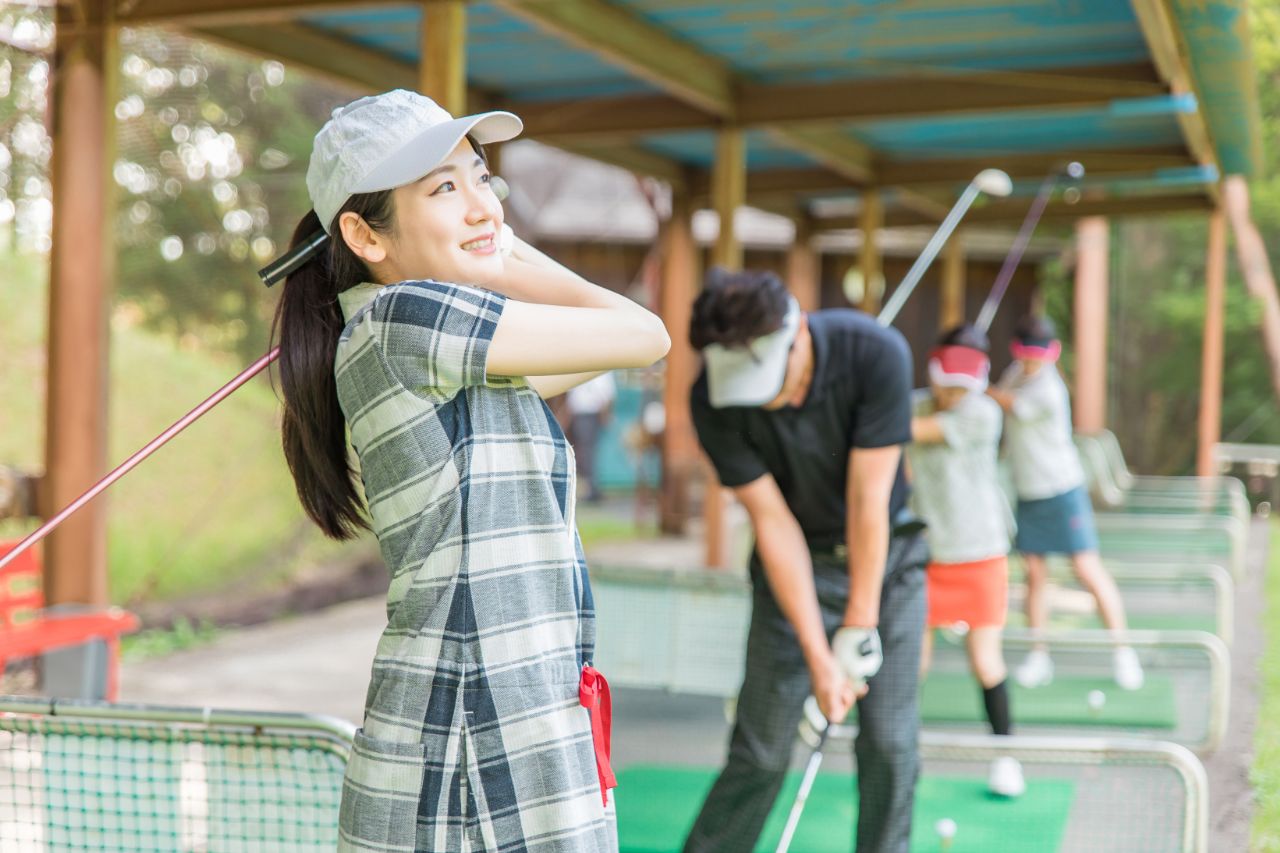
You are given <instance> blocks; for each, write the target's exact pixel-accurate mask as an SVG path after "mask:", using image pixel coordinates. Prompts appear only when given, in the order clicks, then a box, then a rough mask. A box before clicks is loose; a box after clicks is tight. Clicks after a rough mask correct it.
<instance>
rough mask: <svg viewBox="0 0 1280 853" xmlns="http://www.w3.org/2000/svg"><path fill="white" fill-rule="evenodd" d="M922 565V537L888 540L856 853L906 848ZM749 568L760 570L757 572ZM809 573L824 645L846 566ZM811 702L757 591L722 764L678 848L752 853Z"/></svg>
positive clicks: (787, 643)
mask: <svg viewBox="0 0 1280 853" xmlns="http://www.w3.org/2000/svg"><path fill="white" fill-rule="evenodd" d="M753 559H754V558H753ZM927 560H928V550H927V548H926V547H925V545H924V538H923V536H922V535H921V534H915V535H912V536H908V537H904V538H895V539H893V540H891V542H890V546H889V557H888V560H887V561H886V572H885V581H884V589H883V591H882V593H881V597H880V639H881V642H882V643H883V645H884V666H883V667H882V668H881V670H880V672H879V673H878V674H877V675H876V676H875V677H874V678H872V679H871V681H870V682H869V686H870V688H871V689H870V692H869V693H868V694H867V696H866V698H864V699H862V700H861V701H860V702H859V703H858V736H857V739H856V740H855V742H854V755H855V756H856V758H857V770H858V797H859V807H858V827H857V836H856V837H857V848H856V849H857V851H858V853H906V851H907V848H908V844H909V841H910V835H911V810H912V805H913V802H914V797H915V785H916V778H917V776H918V775H919V772H920V757H919V749H918V744H917V734H918V730H919V726H920V714H919V709H918V707H917V703H916V695H917V689H918V686H919V678H920V675H919V668H920V643H921V637H922V636H923V634H924V614H925V601H924V565H925V563H926V562H927ZM752 568H753V571H755V572H757V573H759V572H761V571H762V569H761V567H760V566H758V565H756V566H753V567H752ZM813 573H814V583H815V586H816V588H817V593H818V601H819V604H820V605H821V607H822V618H823V621H824V623H825V625H826V629H827V635H828V637H830V636H831V635H832V634H833V633H834V632H835V630H836V629H837V628H838V627H840V622H841V621H842V619H843V617H844V611H845V603H846V602H847V600H848V595H849V571H848V563H847V561H846V560H845V559H842V558H837V557H836V556H834V555H819V554H815V555H814V558H813ZM756 576H757V577H762V575H761V574H757V575H756ZM761 582H763V581H761ZM809 693H810V682H809V671H808V668H807V667H806V665H805V661H804V656H803V654H802V653H801V651H800V646H799V644H798V643H797V642H796V635H795V631H794V630H793V629H792V627H791V624H790V623H789V622H787V620H786V617H784V616H783V615H782V613H781V611H779V609H778V605H777V603H776V602H775V601H774V600H773V597H772V596H771V595H769V594H768V592H767V591H765V590H763V589H757V590H756V592H755V596H754V600H753V602H752V613H751V630H750V634H749V635H748V638H747V671H746V677H745V679H744V680H743V683H742V690H741V692H740V693H739V695H738V719H737V723H736V724H735V725H734V728H733V735H732V737H731V739H730V742H729V759H728V762H727V763H726V765H725V768H724V770H723V771H721V773H720V777H719V778H718V779H717V780H716V783H715V785H714V786H712V788H711V791H710V793H708V794H707V799H706V802H704V803H703V805H702V811H701V812H700V813H699V815H698V819H697V821H696V822H695V823H694V825H693V829H692V830H691V831H690V833H689V838H688V839H687V840H686V841H685V847H684V850H685V853H738V851H741V853H750V851H751V850H753V849H754V848H755V846H756V841H757V840H758V838H759V835H760V830H761V829H762V828H763V826H764V823H765V819H766V818H767V817H768V816H769V811H770V809H771V808H772V807H773V804H774V801H775V800H776V799H777V797H778V792H779V790H780V789H781V787H782V783H783V780H784V778H785V777H786V772H787V769H788V767H789V766H790V763H791V754H792V748H793V746H794V745H795V742H796V732H797V727H798V725H799V723H800V718H801V716H802V714H803V705H804V700H805V698H806V697H807V696H808V695H809ZM828 748H830V747H828Z"/></svg>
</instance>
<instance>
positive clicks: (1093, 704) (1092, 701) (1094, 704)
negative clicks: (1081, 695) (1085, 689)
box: [1089, 690, 1107, 711]
mask: <svg viewBox="0 0 1280 853" xmlns="http://www.w3.org/2000/svg"><path fill="white" fill-rule="evenodd" d="M1105 704H1107V694H1105V693H1103V692H1102V691H1101V690H1090V691H1089V708H1090V710H1093V711H1101V710H1102V706H1103V705H1105Z"/></svg>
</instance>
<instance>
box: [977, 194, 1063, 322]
mask: <svg viewBox="0 0 1280 853" xmlns="http://www.w3.org/2000/svg"><path fill="white" fill-rule="evenodd" d="M1061 175H1062V172H1061V170H1059V169H1054V170H1053V171H1052V172H1050V173H1049V174H1048V175H1045V178H1044V181H1043V182H1041V184H1040V190H1039V191H1038V192H1037V193H1036V197H1035V200H1034V201H1032V202H1031V207H1030V208H1029V209H1028V210H1027V215H1026V216H1025V217H1023V219H1022V227H1020V228H1019V229H1018V235H1017V236H1016V237H1015V238H1014V240H1013V245H1012V246H1010V247H1009V254H1007V255H1005V257H1004V263H1003V264H1002V265H1001V266H1000V272H999V274H997V275H996V281H995V284H993V285H991V292H990V293H988V294H987V300H986V301H985V302H983V303H982V310H981V311H979V312H978V322H977V323H976V325H977V327H978V328H979V329H981V330H982V331H984V332H985V331H987V330H988V329H990V328H991V321H992V320H994V319H995V318H996V311H998V310H1000V302H1001V300H1003V299H1004V293H1005V291H1006V290H1008V289H1009V282H1010V281H1012V280H1013V273H1014V271H1015V270H1016V269H1017V268H1018V264H1019V263H1021V262H1022V253H1023V252H1025V251H1026V250H1027V245H1028V244H1029V243H1030V242H1031V235H1032V234H1034V233H1035V230H1036V225H1038V224H1039V222H1040V217H1041V216H1042V215H1044V209H1045V208H1046V207H1047V206H1048V205H1049V198H1050V197H1051V196H1052V195H1053V188H1054V187H1055V186H1056V185H1057V183H1058V178H1059V177H1060V176H1061Z"/></svg>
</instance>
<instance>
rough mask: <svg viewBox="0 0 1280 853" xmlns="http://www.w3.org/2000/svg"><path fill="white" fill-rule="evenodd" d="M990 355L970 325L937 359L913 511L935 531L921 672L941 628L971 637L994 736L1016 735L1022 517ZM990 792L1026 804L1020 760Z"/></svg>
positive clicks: (932, 359)
mask: <svg viewBox="0 0 1280 853" xmlns="http://www.w3.org/2000/svg"><path fill="white" fill-rule="evenodd" d="M988 348H989V345H988V343H987V336H986V335H985V334H983V333H982V332H981V331H979V330H978V329H977V328H975V327H973V326H967V325H966V326H958V327H956V328H954V329H952V330H951V331H949V332H947V333H946V334H945V335H943V337H942V339H941V340H940V341H939V344H938V346H937V347H936V348H935V349H934V350H933V352H931V353H930V354H929V388H928V389H922V390H919V391H917V392H916V394H915V398H914V400H913V401H912V402H913V417H912V419H911V439H912V443H911V444H910V445H908V446H907V460H908V462H909V463H910V466H911V474H912V486H913V491H912V501H913V502H914V503H913V506H914V507H915V510H916V512H917V514H919V515H920V517H921V518H922V519H923V520H924V521H925V523H926V524H927V525H928V528H927V530H928V533H927V537H928V540H929V552H930V555H931V560H930V563H929V566H928V569H927V570H926V572H925V597H926V601H927V607H928V610H927V616H926V628H925V634H924V646H923V649H922V651H921V656H920V669H921V673H922V674H923V673H924V672H925V671H927V670H928V668H929V663H930V658H931V653H932V650H933V629H935V628H942V627H954V628H956V629H958V630H960V631H962V632H963V633H964V634H965V647H966V650H967V651H968V653H969V666H970V668H971V669H972V670H973V675H974V677H975V678H976V679H977V681H978V685H979V687H980V688H981V689H982V702H983V705H984V707H985V708H986V712H987V719H988V721H989V722H990V723H991V731H992V733H993V734H996V735H1008V734H1009V733H1010V732H1011V730H1012V721H1011V719H1010V713H1009V691H1008V690H1007V688H1006V686H1005V684H1006V681H1007V677H1008V669H1007V668H1006V667H1005V662H1004V653H1003V651H1002V650H1001V645H1000V638H1001V633H1002V631H1003V628H1004V622H1005V611H1006V609H1007V607H1008V599H1009V545H1010V539H1011V538H1012V527H1013V519H1012V512H1011V511H1010V509H1009V503H1008V501H1007V500H1006V499H1005V496H1004V492H1002V491H1001V489H1000V482H999V477H998V474H997V471H996V460H997V456H998V454H999V449H1000V430H1001V421H1002V420H1003V417H1002V413H1001V411H1000V406H999V404H998V403H996V402H995V401H994V400H992V399H991V398H990V397H988V396H987V395H986V394H985V393H984V392H985V391H986V389H987V376H988V374H989V373H990V371H991V361H990V359H989V358H988V356H987V350H988ZM988 785H989V787H990V789H991V791H992V792H993V793H995V794H997V795H999V796H1004V797H1017V796H1020V795H1021V794H1022V793H1023V791H1025V790H1026V783H1025V781H1024V779H1023V775H1022V766H1021V765H1020V764H1019V763H1018V760H1017V759H1016V758H1013V757H1012V756H1001V757H1000V758H998V759H996V760H995V762H994V763H993V764H992V766H991V773H990V777H989V780H988Z"/></svg>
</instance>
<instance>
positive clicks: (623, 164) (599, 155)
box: [538, 139, 689, 190]
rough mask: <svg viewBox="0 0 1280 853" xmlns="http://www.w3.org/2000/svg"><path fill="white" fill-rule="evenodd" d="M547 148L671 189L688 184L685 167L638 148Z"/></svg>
mask: <svg viewBox="0 0 1280 853" xmlns="http://www.w3.org/2000/svg"><path fill="white" fill-rule="evenodd" d="M538 141H539V142H542V141H544V140H541V139H539V140H538ZM549 144H551V145H554V146H555V147H557V148H559V149H560V150H562V151H568V152H569V153H570V154H577V155H578V156H580V157H589V158H591V159H592V160H598V161H600V162H601V163H608V164H609V165H611V166H617V167H618V168H620V169H626V170H627V171H629V172H635V173H636V174H637V175H646V176H648V177H651V178H658V179H660V180H663V181H666V182H667V183H668V184H670V185H671V186H672V188H673V189H679V190H683V189H685V188H686V187H687V184H688V180H689V170H688V169H687V168H686V167H685V166H683V165H681V164H680V163H677V162H676V161H675V160H671V159H669V158H667V157H663V156H662V155H660V154H654V153H653V152H652V151H649V150H647V149H645V148H641V147H640V146H638V145H583V144H578V143H566V142H563V141H555V142H549Z"/></svg>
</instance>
